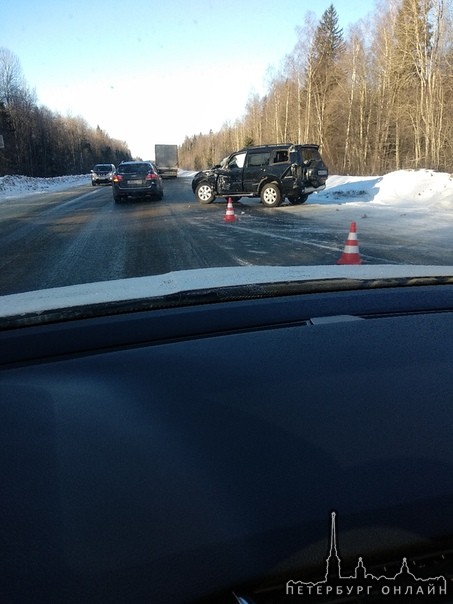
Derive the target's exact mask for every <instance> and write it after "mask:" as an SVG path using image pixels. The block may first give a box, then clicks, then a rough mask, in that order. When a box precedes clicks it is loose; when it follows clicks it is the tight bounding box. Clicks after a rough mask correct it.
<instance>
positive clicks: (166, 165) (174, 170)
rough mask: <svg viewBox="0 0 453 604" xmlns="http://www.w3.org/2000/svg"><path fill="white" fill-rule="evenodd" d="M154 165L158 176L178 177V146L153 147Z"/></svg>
mask: <svg viewBox="0 0 453 604" xmlns="http://www.w3.org/2000/svg"><path fill="white" fill-rule="evenodd" d="M154 153H155V163H156V166H157V171H158V172H159V174H160V175H161V176H162V177H163V178H165V177H168V178H176V177H177V176H178V145H155V146H154Z"/></svg>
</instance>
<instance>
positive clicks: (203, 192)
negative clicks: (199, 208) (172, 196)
mask: <svg viewBox="0 0 453 604" xmlns="http://www.w3.org/2000/svg"><path fill="white" fill-rule="evenodd" d="M195 195H196V197H197V199H198V201H199V202H200V203H212V202H213V201H214V199H215V195H214V190H213V188H212V187H211V185H210V184H208V183H207V182H202V183H200V184H199V185H198V187H197V188H196V189H195Z"/></svg>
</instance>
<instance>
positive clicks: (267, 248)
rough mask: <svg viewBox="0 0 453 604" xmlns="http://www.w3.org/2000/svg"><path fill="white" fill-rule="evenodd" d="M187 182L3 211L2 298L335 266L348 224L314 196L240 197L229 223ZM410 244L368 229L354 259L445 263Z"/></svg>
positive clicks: (48, 199)
mask: <svg viewBox="0 0 453 604" xmlns="http://www.w3.org/2000/svg"><path fill="white" fill-rule="evenodd" d="M190 184H191V179H190V178H178V179H172V180H165V181H164V185H165V197H164V199H163V200H162V201H141V200H128V201H127V202H126V203H121V204H115V203H114V202H113V198H112V191H111V188H110V187H109V186H100V187H96V188H93V187H91V185H89V184H87V186H86V187H85V186H82V187H80V186H79V187H76V188H74V189H72V190H70V191H65V192H60V193H53V194H49V193H47V194H42V195H41V194H40V195H35V196H32V197H26V198H24V199H23V200H20V199H19V200H14V201H11V202H8V203H5V204H2V207H1V212H0V270H1V273H0V274H1V279H0V294H2V295H5V294H10V293H17V292H23V291H32V290H37V289H42V288H48V287H59V286H64V285H73V284H79V283H89V282H95V281H107V280H112V279H121V278H127V277H140V276H144V275H154V274H162V273H167V272H169V271H177V270H181V269H191V268H206V267H221V266H240V265H248V264H251V265H285V266H292V265H299V264H305V265H317V264H319V265H326V264H335V263H336V261H337V260H338V258H339V257H340V255H341V253H342V251H343V248H344V244H345V240H346V238H347V234H348V230H349V221H348V219H347V217H346V216H345V217H344V220H342V221H340V222H339V220H338V216H337V215H334V214H332V213H331V214H326V213H325V208H324V209H323V208H322V207H321V206H319V205H317V204H316V203H314V202H312V201H311V199H310V201H309V202H307V203H306V204H305V205H303V206H297V207H292V206H283V207H280V208H275V209H268V208H264V207H263V206H262V205H261V204H260V202H259V200H257V199H242V200H241V201H239V202H235V204H234V208H235V217H236V218H237V220H236V221H235V222H232V223H229V222H226V221H225V220H224V218H225V209H226V204H225V200H223V199H222V200H218V201H216V202H214V203H213V204H211V205H207V206H203V205H200V204H199V203H198V202H197V201H196V200H195V198H194V195H193V193H192V190H191V186H190ZM329 216H331V217H334V218H335V220H333V219H332V218H329ZM359 242H360V235H359ZM414 245H415V244H414V242H411V241H403V240H402V236H401V234H400V233H399V234H395V233H382V232H380V233H379V232H374V233H373V232H368V233H367V241H366V250H365V251H363V250H362V248H361V249H360V252H361V255H362V259H363V262H364V263H369V264H382V263H384V264H385V263H395V264H401V263H404V262H408V263H411V264H416V263H417V262H420V263H423V264H446V261H445V256H444V255H441V253H440V252H439V257H438V258H437V260H436V252H435V250H434V251H433V252H432V253H430V254H428V255H425V256H423V257H422V258H420V253H419V252H420V250H418V253H415V251H414V250H413V249H412V248H413V247H414ZM411 250H412V251H411Z"/></svg>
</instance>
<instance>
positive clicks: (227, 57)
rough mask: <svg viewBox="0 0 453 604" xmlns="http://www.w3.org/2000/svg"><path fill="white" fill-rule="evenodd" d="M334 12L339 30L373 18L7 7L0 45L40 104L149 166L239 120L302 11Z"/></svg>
mask: <svg viewBox="0 0 453 604" xmlns="http://www.w3.org/2000/svg"><path fill="white" fill-rule="evenodd" d="M330 4H333V5H334V6H335V8H336V10H337V13H338V15H339V18H340V26H341V27H343V28H344V30H345V31H346V30H347V29H348V26H349V25H350V24H354V23H356V22H357V21H358V20H359V19H361V18H364V17H366V15H367V14H368V13H370V12H372V11H373V9H374V0H361V1H360V2H356V3H353V2H351V1H350V0H349V1H348V0H337V1H334V2H332V0H317V2H316V3H313V2H312V1H307V0H296V1H294V0H279V2H277V3H274V2H269V1H263V0H261V1H260V0H240V1H239V0H229V1H228V2H219V1H215V0H212V1H210V0H182V1H179V0H167V1H164V2H153V1H149V0H134V2H131V3H129V2H126V1H125V0H122V1H121V2H119V1H118V0H109V1H108V2H89V1H88V0H78V1H77V2H74V3H72V4H69V3H67V2H62V1H61V0H41V2H39V3H35V2H31V0H3V2H2V4H1V6H0V23H1V33H0V46H2V47H6V48H8V49H9V50H11V51H13V52H14V53H15V54H16V55H17V56H18V58H19V60H20V63H21V66H22V70H23V74H24V76H25V79H26V81H27V83H28V85H29V86H30V87H31V88H34V89H35V91H36V94H37V97H38V101H39V102H40V103H42V104H43V105H46V106H47V107H49V108H50V109H52V110H53V111H57V112H59V113H61V114H62V115H74V116H75V115H80V116H82V117H84V118H85V119H86V120H87V122H88V123H89V124H90V125H91V126H93V127H95V126H96V125H99V126H100V127H101V128H102V129H103V130H105V131H107V132H108V133H109V134H110V136H112V137H114V138H118V139H121V140H125V141H126V142H127V143H128V144H129V146H130V148H131V151H132V153H133V154H134V155H139V156H141V157H143V158H152V157H153V156H154V152H153V150H154V144H155V143H176V144H180V143H182V141H183V140H184V137H185V136H186V135H192V134H197V133H199V132H209V130H210V129H212V130H214V131H216V130H218V129H220V128H221V126H222V124H224V123H225V122H226V121H230V122H234V120H235V119H237V118H239V117H241V115H242V114H243V112H244V109H245V106H246V103H247V99H248V98H249V96H250V94H251V93H252V92H258V93H260V94H261V93H262V92H263V91H264V90H265V88H266V82H267V78H268V73H269V69H272V68H274V69H278V68H279V66H280V63H281V61H282V60H283V59H284V57H285V55H287V54H289V53H290V52H291V51H292V50H293V48H294V46H295V44H296V41H297V34H296V26H298V25H299V26H301V25H303V23H304V20H305V15H306V14H307V12H309V11H311V12H313V13H314V14H315V16H316V18H317V19H319V18H320V17H321V15H322V13H323V12H324V11H325V10H326V8H328V6H329V5H330Z"/></svg>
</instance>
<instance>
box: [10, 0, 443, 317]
mask: <svg viewBox="0 0 453 604" xmlns="http://www.w3.org/2000/svg"><path fill="white" fill-rule="evenodd" d="M182 6H183V5H182V4H181V3H179V2H178V1H177V0H170V1H169V2H167V3H164V4H163V5H159V6H157V7H153V8H152V10H151V9H150V7H149V6H148V5H147V4H146V2H140V1H139V2H138V4H137V3H135V4H134V9H133V11H131V14H130V15H128V10H129V9H127V7H126V8H125V7H124V5H123V4H119V3H117V2H116V1H115V0H114V1H113V4H111V5H110V6H109V15H115V14H121V15H124V20H123V18H122V20H121V22H118V23H116V28H117V29H115V33H114V35H112V30H111V27H110V26H107V24H106V23H105V21H103V19H104V18H105V15H101V14H96V12H94V13H93V10H92V6H91V5H89V4H88V3H87V2H85V1H82V3H81V4H80V3H79V4H78V5H77V10H75V9H72V8H68V7H66V6H65V5H64V4H62V5H61V6H60V5H58V6H56V5H54V4H52V5H51V4H46V3H44V4H41V5H39V6H38V5H36V6H28V5H25V1H24V0H19V2H18V3H13V2H12V1H10V0H7V2H6V5H5V6H4V7H3V9H2V24H3V27H2V32H3V34H2V41H1V47H0V137H1V138H0V145H1V147H0V232H1V235H2V237H1V238H0V251H1V256H0V257H1V265H2V277H1V279H0V295H3V296H5V295H11V294H16V293H24V294H25V293H27V292H32V291H39V290H47V289H50V290H52V289H55V288H61V287H66V286H83V285H89V284H94V283H98V282H112V283H113V282H115V281H118V280H123V279H134V278H141V277H155V276H162V279H163V280H165V275H169V274H171V273H178V272H179V271H191V270H193V271H197V270H206V269H210V270H217V271H218V274H221V271H220V269H224V268H231V269H232V268H234V269H240V270H238V272H244V271H246V270H247V268H250V267H274V268H275V267H280V268H288V267H290V268H291V267H301V268H306V267H317V278H318V279H319V280H322V279H323V278H325V279H331V278H332V275H331V269H335V270H337V271H338V270H340V268H341V267H343V268H344V267H345V265H348V267H349V268H348V270H350V267H351V266H355V267H356V275H358V274H359V272H360V270H363V267H364V266H367V267H369V266H373V265H376V266H381V267H385V266H391V265H399V266H409V265H412V266H421V265H425V266H437V267H447V266H450V265H453V252H452V246H451V235H452V230H453V181H452V178H451V172H452V167H451V157H452V150H451V149H450V147H451V145H452V143H451V141H452V140H453V137H452V136H450V135H449V132H450V127H451V124H450V122H452V117H451V115H450V113H451V112H450V111H449V106H450V101H451V98H452V97H453V88H452V81H453V80H452V78H451V77H450V76H451V65H452V62H451V34H452V21H451V18H450V16H451V14H450V9H451V1H450V0H432V1H431V2H419V1H418V0H417V1H410V2H409V1H408V0H386V2H384V4H383V5H381V4H379V6H377V4H376V5H375V3H374V2H373V0H367V1H366V2H363V3H360V5H357V6H354V7H351V6H349V5H348V4H346V3H344V2H339V3H331V2H330V1H328V0H326V1H322V2H319V3H318V4H316V6H314V5H313V6H312V7H311V10H307V11H305V12H304V9H303V8H302V9H301V8H297V6H296V5H294V3H292V2H290V1H289V0H284V1H283V4H281V5H279V10H278V15H276V14H275V13H274V12H273V11H271V12H270V13H269V14H267V13H266V11H265V13H266V14H263V10H262V7H261V4H260V3H259V2H257V1H255V0H252V1H251V2H247V3H245V4H244V3H239V2H233V3H232V4H229V5H228V7H225V6H222V5H220V4H219V5H218V6H217V4H216V3H212V2H208V1H203V0H201V1H200V2H197V3H195V4H194V5H190V6H188V7H187V11H188V12H189V13H190V18H188V19H186V18H184V20H183V19H182V17H181V15H180V10H181V7H182ZM124 11H125V12H124ZM184 11H186V8H184ZM138 14H140V15H142V16H143V19H142V20H140V19H139V20H137V15H138ZM239 14H240V18H238V16H239ZM258 14H259V15H260V27H259V31H256V32H255V33H251V32H250V28H249V23H256V19H257V15H258ZM146 15H148V17H149V18H147V17H146ZM150 22H151V23H152V28H151V29H150V27H149V23H150ZM132 23H133V26H132ZM220 24H221V27H222V29H221V30H220ZM221 31H222V32H224V34H221ZM223 35H227V38H228V37H230V36H231V37H230V40H233V42H232V43H231V44H228V52H227V53H225V48H224V47H223V45H222V44H220V38H219V36H220V37H221V36H223ZM119 40H120V41H121V44H118V41H119ZM56 48H58V52H55V49H56ZM100 52H101V53H102V56H103V57H109V59H110V60H109V62H108V63H106V62H105V60H103V61H102V62H101V63H100V62H99V61H98V60H97V59H94V60H93V57H98V56H99V54H100ZM150 57H152V60H150ZM100 65H102V67H100ZM146 83H147V84H146ZM151 83H152V85H151ZM452 123H453V122H452ZM227 158H229V159H227ZM148 161H152V162H154V164H153V165H155V168H154V171H155V173H156V174H155V176H156V178H151V179H147V180H146V182H145V178H144V177H143V179H140V178H136V179H133V178H132V179H131V178H126V177H123V178H122V177H121V174H124V175H128V174H130V175H133V174H134V173H142V172H147V171H148V170H149V169H150V166H149V164H148V163H146V162H148ZM128 162H131V163H128ZM93 166H94V168H93ZM115 166H116V174H115V173H114V171H115ZM102 172H108V173H111V174H110V175H109V174H104V175H103V174H102ZM96 173H98V174H96ZM148 176H150V175H148ZM230 202H231V205H230V206H228V204H229V203H230ZM351 241H352V242H353V245H352V246H351V245H350V243H351ZM407 272H408V274H409V271H407ZM269 274H270V272H269ZM312 274H313V273H312ZM193 275H194V279H195V278H197V279H198V277H197V275H198V273H197V274H196V273H193ZM273 278H274V277H273ZM233 279H234V278H233ZM129 285H130V287H132V282H130V283H129ZM194 286H195V282H194ZM189 289H190V287H189ZM126 291H127V287H126ZM68 304H69V305H71V299H70V298H68Z"/></svg>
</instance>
